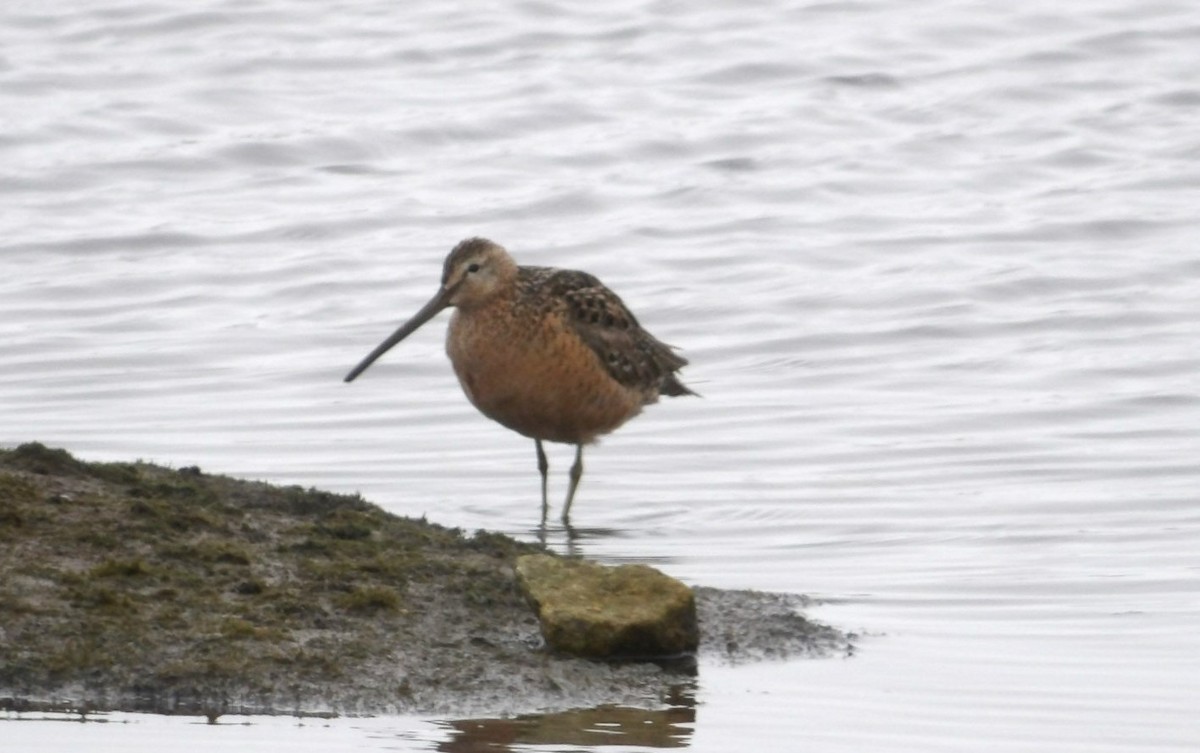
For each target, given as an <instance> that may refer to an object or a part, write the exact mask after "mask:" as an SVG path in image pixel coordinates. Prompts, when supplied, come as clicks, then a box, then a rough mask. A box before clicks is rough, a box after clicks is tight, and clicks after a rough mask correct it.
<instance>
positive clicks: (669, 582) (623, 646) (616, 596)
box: [516, 554, 700, 659]
mask: <svg viewBox="0 0 1200 753" xmlns="http://www.w3.org/2000/svg"><path fill="white" fill-rule="evenodd" d="M516 571H517V581H518V583H519V584H520V586H521V590H522V591H523V592H524V594H525V598H526V599H528V600H529V602H530V604H531V605H532V606H533V608H534V610H535V611H536V612H537V615H538V620H539V621H540V623H541V628H542V636H543V637H544V638H545V640H546V643H547V644H548V645H549V646H550V647H551V648H553V649H555V650H557V651H562V652H564V653H568V654H574V655H576V656H584V657H589V658H596V659H607V658H650V657H657V656H672V655H677V654H682V653H688V652H691V651H695V650H696V646H697V645H698V644H699V639H700V634H699V629H698V627H697V622H696V599H695V595H694V594H693V593H692V589H691V588H689V587H687V586H686V585H684V584H683V583H681V582H680V581H678V580H676V579H675V578H672V577H670V576H668V575H664V574H663V573H661V572H659V571H658V570H655V569H654V568H652V567H648V566H646V565H621V566H618V567H608V566H605V565H599V564H596V563H593V562H585V561H583V560H578V559H568V558H564V557H552V556H550V555H545V554H531V555H526V556H523V557H520V558H518V559H517V562H516Z"/></svg>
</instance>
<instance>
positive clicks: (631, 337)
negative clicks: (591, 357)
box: [521, 267, 695, 396]
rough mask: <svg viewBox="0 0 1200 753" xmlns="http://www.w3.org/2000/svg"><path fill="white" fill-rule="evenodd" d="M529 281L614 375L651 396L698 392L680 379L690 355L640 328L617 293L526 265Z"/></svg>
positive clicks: (566, 273) (586, 277) (579, 277)
mask: <svg viewBox="0 0 1200 753" xmlns="http://www.w3.org/2000/svg"><path fill="white" fill-rule="evenodd" d="M521 271H522V272H523V273H525V274H523V275H522V276H523V277H524V280H522V282H525V283H526V284H530V285H536V286H538V287H544V288H546V289H545V290H543V291H542V293H543V294H542V295H541V296H535V298H538V299H540V300H544V301H554V302H556V304H555V305H556V306H561V309H560V313H561V314H562V315H563V317H564V318H565V319H566V320H567V322H568V323H569V324H570V325H571V326H572V327H573V328H574V329H575V332H576V333H578V335H579V337H580V338H581V339H582V340H583V341H584V342H585V343H587V345H588V347H590V348H591V349H592V351H593V352H595V354H596V355H597V356H599V357H600V361H601V363H603V364H604V367H605V368H606V369H607V370H608V373H609V375H610V376H612V378H613V379H616V380H617V381H618V382H620V383H621V384H624V385H626V386H628V387H633V388H636V389H642V390H646V391H647V392H649V393H650V394H652V395H660V394H661V395H673V396H674V395H694V394H695V393H694V392H692V391H691V390H690V389H688V388H687V387H686V386H684V384H683V383H682V382H680V381H679V379H678V378H677V377H676V374H675V372H676V371H678V370H679V369H681V368H683V367H684V366H686V365H687V359H686V358H684V357H683V356H681V355H679V354H678V353H676V352H675V351H674V350H672V349H671V347H670V346H668V345H666V344H665V343H662V342H660V341H659V340H657V339H656V338H655V337H654V336H653V335H651V334H650V333H649V332H647V331H646V330H644V329H642V327H641V325H639V324H638V321H637V319H636V318H635V317H634V315H633V313H632V312H630V310H629V309H628V308H626V307H625V304H624V302H622V301H621V299H620V297H618V296H617V294H616V293H614V292H612V291H611V290H609V289H608V288H606V287H605V286H604V285H603V283H601V282H600V280H598V279H596V278H595V277H594V276H592V275H590V274H588V273H586V272H576V271H572V270H566V269H549V268H545V267H522V268H521Z"/></svg>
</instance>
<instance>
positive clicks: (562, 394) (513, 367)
mask: <svg viewBox="0 0 1200 753" xmlns="http://www.w3.org/2000/svg"><path fill="white" fill-rule="evenodd" d="M456 330H457V331H456ZM446 352H447V354H448V355H449V356H450V361H451V363H452V364H453V365H454V371H455V374H457V376H458V381H459V383H460V384H461V385H462V388H463V391H464V392H465V393H466V395H467V398H468V399H469V400H470V401H471V403H472V404H473V405H474V406H475V407H476V408H478V409H479V411H480V412H481V413H483V414H484V415H485V416H487V417H488V418H490V419H492V420H494V421H496V422H498V423H500V424H502V425H504V426H506V427H508V428H509V429H512V430H513V431H516V432H518V433H520V434H523V435H525V436H527V437H531V438H533V439H542V440H546V441H550V442H567V443H571V444H584V443H588V442H592V441H594V440H595V439H596V438H597V437H599V436H601V435H603V434H607V433H608V432H610V431H613V430H614V429H616V428H617V427H619V426H620V425H621V424H623V423H625V422H626V421H627V420H629V419H630V418H632V417H633V416H635V415H637V414H638V412H640V411H641V408H642V404H643V396H642V395H640V394H639V393H637V392H635V391H633V390H630V389H629V388H627V387H624V386H622V385H621V384H620V383H618V382H617V381H616V380H614V379H613V378H612V377H611V376H609V375H608V373H607V371H605V369H604V367H603V364H601V363H600V361H599V359H598V358H597V357H596V355H595V354H594V353H593V352H592V351H591V350H590V349H589V348H587V346H586V345H584V344H583V343H582V342H579V341H578V340H577V339H576V338H572V337H570V336H569V335H568V334H562V335H556V334H555V333H554V332H548V333H547V332H544V331H543V332H540V333H535V336H531V337H528V338H513V337H512V336H511V333H510V334H509V337H506V338H494V337H490V336H488V333H486V332H477V331H475V330H473V329H472V328H463V327H455V326H452V327H451V331H450V334H449V337H448V338H447V345H446Z"/></svg>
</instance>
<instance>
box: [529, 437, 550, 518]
mask: <svg viewBox="0 0 1200 753" xmlns="http://www.w3.org/2000/svg"><path fill="white" fill-rule="evenodd" d="M533 441H534V443H536V445H537V459H538V472H540V473H541V474H542V525H545V524H546V516H547V515H548V514H549V513H550V502H549V501H548V500H547V499H546V476H547V475H548V474H549V473H550V462H549V461H548V460H546V451H545V450H544V449H542V440H540V439H535V440H533Z"/></svg>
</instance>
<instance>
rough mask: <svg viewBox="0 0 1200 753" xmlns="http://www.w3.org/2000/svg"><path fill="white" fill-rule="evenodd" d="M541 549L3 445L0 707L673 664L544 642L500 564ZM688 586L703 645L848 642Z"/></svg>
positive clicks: (483, 708)
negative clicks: (618, 658)
mask: <svg viewBox="0 0 1200 753" xmlns="http://www.w3.org/2000/svg"><path fill="white" fill-rule="evenodd" d="M541 551H544V550H543V549H542V548H541V547H539V546H536V545H533V544H526V543H521V542H518V541H515V540H513V539H511V538H508V537H506V536H503V535H500V534H495V533H487V532H477V533H475V534H474V535H472V536H468V535H465V534H463V532H461V531H458V530H455V529H449V528H445V527H442V526H439V525H436V524H433V523H429V522H427V521H425V520H415V519H410V518H403V517H397V516H395V515H392V514H390V513H387V512H386V511H384V510H382V509H380V508H379V507H377V506H375V505H373V504H371V503H369V502H366V501H365V500H363V499H362V498H361V497H358V496H357V495H339V494H332V493H329V492H324V491H319V490H314V489H308V490H306V489H302V488H299V487H278V486H272V485H269V484H265V483H260V482H250V481H242V480H237V479H231V478H228V477H223V476H215V475H209V474H205V473H202V472H201V471H200V470H199V469H198V468H195V467H187V468H180V469H169V468H163V467H160V466H156V465H152V464H148V463H140V462H139V463H85V462H82V461H80V460H78V459H76V458H74V457H72V456H71V455H70V454H68V453H67V452H65V451H64V450H57V449H49V448H47V447H45V446H43V445H40V444H36V443H31V444H25V445H21V446H20V447H17V448H16V449H13V450H0V637H2V638H3V640H2V644H3V646H4V648H3V652H2V653H0V708H5V709H9V710H14V711H20V710H22V709H36V708H62V707H70V708H76V709H88V710H93V711H108V710H121V711H149V712H159V713H186V714H200V715H206V716H208V717H209V718H210V719H212V718H215V717H216V716H219V715H221V714H225V713H288V714H320V715H328V714H346V715H356V714H379V713H409V712H425V713H453V714H465V713H478V712H489V713H502V714H507V713H520V712H524V711H529V710H532V709H539V708H541V709H548V708H568V707H580V706H588V705H594V704H600V703H623V704H627V705H646V704H647V703H650V704H651V705H653V704H654V703H655V702H656V699H661V698H663V697H666V696H667V695H669V694H671V693H673V692H675V689H676V688H677V686H678V685H679V684H680V683H687V682H690V681H691V680H690V678H687V677H680V676H679V675H678V672H677V671H676V670H673V669H671V668H669V667H661V666H658V665H655V664H649V663H625V664H618V663H602V662H591V661H587V660H584V659H574V658H570V657H562V656H556V655H552V654H549V653H547V652H546V651H545V650H544V649H543V646H542V640H541V636H540V634H539V631H538V623H537V619H536V617H535V616H534V614H533V613H532V612H531V611H530V609H529V607H528V605H527V604H526V603H525V600H524V598H523V597H522V596H521V594H520V593H519V590H518V588H517V586H516V582H515V577H514V574H513V563H514V561H515V559H516V558H517V557H518V556H520V555H522V554H528V553H532V552H541ZM696 592H697V599H698V604H699V607H700V609H701V611H702V613H705V610H706V609H707V614H709V615H711V617H710V622H709V624H710V625H711V626H712V627H713V631H712V633H713V635H712V636H711V638H712V641H710V643H711V644H712V645H715V646H716V650H715V653H716V654H717V655H718V656H720V657H722V658H727V659H728V660H731V661H738V660H739V657H745V656H753V655H754V654H755V653H756V652H757V653H758V654H759V655H764V656H765V655H778V656H787V655H795V654H799V653H808V654H812V653H822V652H841V651H843V650H848V648H849V646H850V643H849V640H848V639H847V638H846V636H843V635H841V634H840V633H838V632H837V631H834V630H832V629H831V628H826V627H824V626H820V625H816V624H815V623H811V622H808V621H807V620H805V619H804V618H803V617H801V616H800V615H798V614H797V613H796V609H797V607H798V606H800V603H799V602H797V601H795V600H793V599H791V598H789V597H779V596H775V595H762V594H758V595H756V594H754V593H753V592H729V591H715V590H713V589H696ZM764 597H769V599H767V600H765V601H764ZM797 598H799V597H797ZM718 615H719V616H718ZM703 629H704V627H703V622H702V630H703ZM731 635H736V636H737V641H736V642H731V640H730V638H729V636H731ZM708 640H709V636H704V637H703V638H702V651H703V650H704V643H705V641H708ZM713 642H715V643H713ZM734 645H736V650H730V648H729V647H730V646H734ZM710 648H711V646H710Z"/></svg>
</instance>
